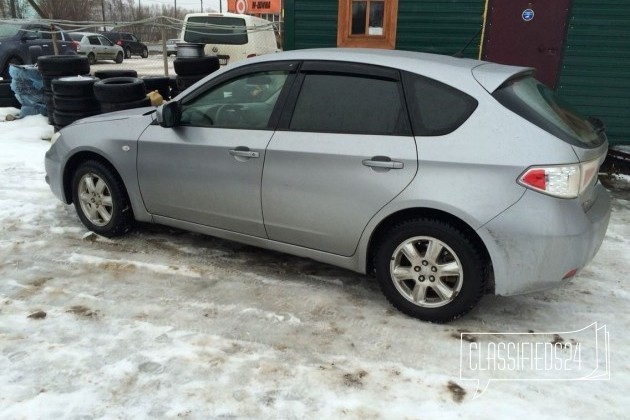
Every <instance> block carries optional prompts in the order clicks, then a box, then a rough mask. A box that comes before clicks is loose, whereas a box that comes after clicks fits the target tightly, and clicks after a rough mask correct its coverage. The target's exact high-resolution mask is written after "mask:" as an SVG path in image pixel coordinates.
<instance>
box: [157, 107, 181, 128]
mask: <svg viewBox="0 0 630 420" xmlns="http://www.w3.org/2000/svg"><path fill="white" fill-rule="evenodd" d="M156 117H157V121H158V123H159V124H160V125H161V126H162V127H164V128H171V127H177V126H178V125H179V120H180V118H181V117H182V109H181V107H180V105H179V102H169V103H166V104H164V105H162V106H161V107H159V108H158V109H157V112H156Z"/></svg>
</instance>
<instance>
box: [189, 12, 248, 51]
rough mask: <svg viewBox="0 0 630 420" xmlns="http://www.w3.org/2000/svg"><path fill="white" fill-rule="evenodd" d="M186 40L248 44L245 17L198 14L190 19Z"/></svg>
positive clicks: (207, 42) (203, 42) (206, 42)
mask: <svg viewBox="0 0 630 420" xmlns="http://www.w3.org/2000/svg"><path fill="white" fill-rule="evenodd" d="M184 41H185V42H199V43H202V44H228V45H244V44H247V41H248V39H247V27H246V26H245V19H241V18H232V17H222V16H197V17H191V18H189V19H188V22H187V24H186V32H185V33H184Z"/></svg>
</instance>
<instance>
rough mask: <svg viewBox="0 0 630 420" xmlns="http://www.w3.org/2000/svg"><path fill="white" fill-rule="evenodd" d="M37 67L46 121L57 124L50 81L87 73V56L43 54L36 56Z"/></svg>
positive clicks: (88, 65) (88, 69)
mask: <svg viewBox="0 0 630 420" xmlns="http://www.w3.org/2000/svg"><path fill="white" fill-rule="evenodd" d="M37 67H38V69H39V72H40V73H41V74H42V77H43V80H44V98H45V100H46V108H47V112H48V121H49V122H50V123H51V124H52V125H57V124H56V123H55V105H54V102H53V91H52V81H53V80H54V79H58V78H60V77H64V76H79V75H89V73H90V63H89V62H88V59H87V57H83V56H80V55H43V56H40V57H38V58H37Z"/></svg>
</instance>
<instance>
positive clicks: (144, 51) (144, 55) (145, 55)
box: [141, 47, 149, 58]
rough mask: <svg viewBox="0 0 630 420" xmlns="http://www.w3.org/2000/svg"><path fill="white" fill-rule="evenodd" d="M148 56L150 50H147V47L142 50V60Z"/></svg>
mask: <svg viewBox="0 0 630 420" xmlns="http://www.w3.org/2000/svg"><path fill="white" fill-rule="evenodd" d="M148 56H149V50H148V49H147V47H144V48H143V49H142V54H141V57H142V58H147V57H148Z"/></svg>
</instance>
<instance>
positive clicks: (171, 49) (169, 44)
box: [166, 38, 180, 55]
mask: <svg viewBox="0 0 630 420" xmlns="http://www.w3.org/2000/svg"><path fill="white" fill-rule="evenodd" d="M178 42H180V41H179V39H177V38H173V39H169V40H168V41H166V55H177V43H178Z"/></svg>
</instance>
